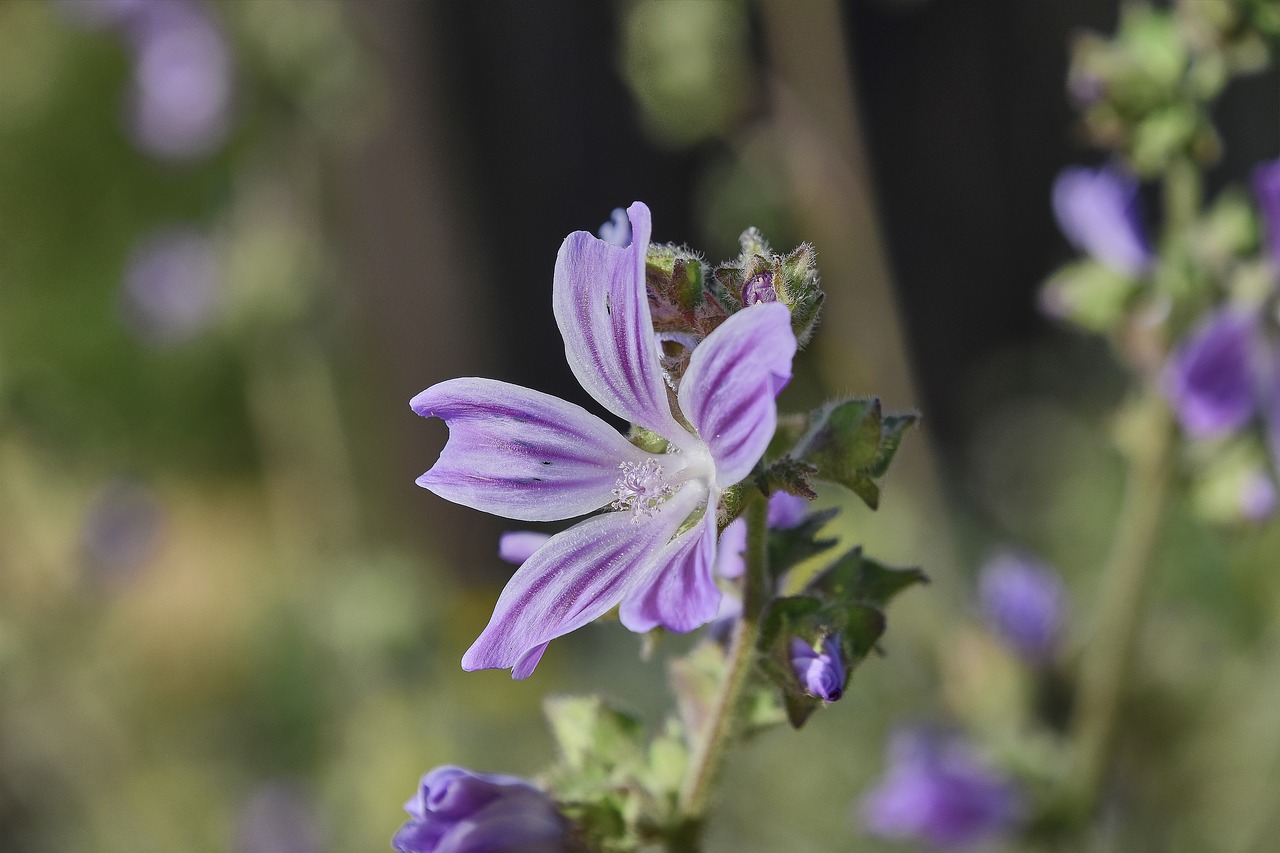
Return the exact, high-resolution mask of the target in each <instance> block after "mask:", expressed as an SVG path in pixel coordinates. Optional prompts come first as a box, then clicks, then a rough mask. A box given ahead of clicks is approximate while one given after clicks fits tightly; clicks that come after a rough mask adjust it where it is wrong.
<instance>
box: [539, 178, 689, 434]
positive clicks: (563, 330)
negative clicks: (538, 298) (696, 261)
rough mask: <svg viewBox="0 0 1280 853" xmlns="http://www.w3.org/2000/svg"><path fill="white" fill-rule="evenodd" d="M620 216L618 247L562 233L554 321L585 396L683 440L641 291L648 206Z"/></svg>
mask: <svg viewBox="0 0 1280 853" xmlns="http://www.w3.org/2000/svg"><path fill="white" fill-rule="evenodd" d="M627 213H628V215H629V216H630V218H631V232H632V235H633V239H632V242H631V245H629V246H627V247H625V248H619V247H617V246H612V245H610V244H608V243H606V242H605V241H603V240H601V239H599V238H597V237H595V236H593V235H592V234H589V233H588V232H586V231H575V232H574V233H573V234H570V235H569V236H568V237H566V238H565V241H564V243H563V244H562V245H561V246H560V253H559V255H558V256H557V257H556V270H555V282H554V288H553V291H554V293H553V304H554V307H555V315H556V323H557V325H558V326H559V327H560V334H561V336H562V337H563V338H564V344H565V357H566V359H567V360H568V362H569V367H570V368H571V369H572V370H573V375H574V376H575V377H577V379H578V382H579V383H580V384H581V385H582V387H583V388H584V389H585V390H586V391H587V393H588V394H590V395H591V396H592V397H593V398H595V400H596V401H597V402H599V403H600V405H602V406H604V407H605V408H606V409H608V410H609V411H610V412H613V413H614V414H615V415H617V416H618V417H621V418H623V419H625V420H628V421H630V422H631V423H634V424H639V425H640V426H643V427H645V428H647V429H650V430H653V431H654V432H656V433H658V434H659V435H661V436H664V437H665V438H667V439H670V440H672V441H674V442H676V443H678V444H683V443H685V442H684V441H683V440H684V437H685V436H687V432H685V430H683V429H682V428H681V427H680V426H679V425H678V424H677V423H676V421H675V418H673V417H672V415H671V409H670V405H669V404H668V402H667V390H666V384H665V382H664V380H663V378H662V367H661V363H660V361H659V358H658V350H657V342H656V341H655V339H654V336H653V323H652V320H651V319H650V316H649V299H648V294H647V291H646V289H645V254H646V252H647V251H648V248H649V234H650V231H651V224H650V219H649V208H647V207H645V206H644V204H642V203H641V202H635V203H634V204H632V205H631V207H630V208H628V209H627Z"/></svg>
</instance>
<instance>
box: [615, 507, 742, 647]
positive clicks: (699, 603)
mask: <svg viewBox="0 0 1280 853" xmlns="http://www.w3.org/2000/svg"><path fill="white" fill-rule="evenodd" d="M715 557H716V519H715V513H714V512H708V513H707V515H706V516H705V517H704V518H703V519H702V521H701V522H699V523H698V524H697V525H695V526H694V527H692V528H690V529H689V530H686V531H685V532H684V533H682V534H681V535H680V536H678V537H676V538H675V539H674V540H672V541H671V542H669V543H667V545H666V547H664V548H663V550H662V556H661V562H660V563H659V565H658V566H657V567H656V568H655V570H654V572H653V573H652V574H651V575H650V576H649V578H648V579H647V580H646V582H645V583H644V584H643V585H642V586H639V587H637V588H636V589H635V590H634V591H632V592H631V594H630V595H628V596H627V597H626V598H625V599H623V601H622V609H621V610H620V611H619V613H618V617H619V618H620V619H621V620H622V624H623V625H625V626H626V627H627V629H628V630H631V631H635V632H636V633H641V632H644V631H649V630H651V629H653V628H656V627H657V626H659V625H661V626H662V627H664V628H666V629H667V630H669V631H675V632H677V633H681V634H682V633H684V632H686V631H692V630H693V629H694V628H697V627H699V626H701V625H705V624H706V623H708V622H710V621H711V620H712V619H714V618H715V617H716V613H717V611H718V610H719V608H720V598H721V593H720V588H719V587H718V586H716V582H715V579H714V578H713V577H712V576H711V567H712V565H713V564H714V563H715Z"/></svg>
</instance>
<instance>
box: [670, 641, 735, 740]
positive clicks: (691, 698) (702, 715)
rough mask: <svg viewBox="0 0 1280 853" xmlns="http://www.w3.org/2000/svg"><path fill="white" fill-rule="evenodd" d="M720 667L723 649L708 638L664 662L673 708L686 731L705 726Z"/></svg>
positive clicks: (722, 660) (721, 669) (701, 728)
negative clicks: (670, 688) (684, 653)
mask: <svg viewBox="0 0 1280 853" xmlns="http://www.w3.org/2000/svg"><path fill="white" fill-rule="evenodd" d="M724 670H725V655H724V648H723V647H721V645H720V644H719V643H717V642H714V641H712V640H704V641H703V642H701V643H698V644H697V645H696V646H694V647H693V648H692V649H690V650H689V653H688V654H686V655H685V656H684V657H679V658H675V659H673V660H671V661H669V662H668V663H667V672H668V674H669V675H670V677H671V687H672V689H673V690H674V691H675V694H676V707H677V708H678V709H679V712H680V719H681V720H682V721H684V726H685V729H686V730H688V731H690V732H700V731H702V730H703V728H705V726H706V722H707V718H708V716H709V715H710V712H711V707H712V705H713V704H714V703H715V700H716V693H717V691H718V689H719V687H720V681H721V680H722V679H723V678H724Z"/></svg>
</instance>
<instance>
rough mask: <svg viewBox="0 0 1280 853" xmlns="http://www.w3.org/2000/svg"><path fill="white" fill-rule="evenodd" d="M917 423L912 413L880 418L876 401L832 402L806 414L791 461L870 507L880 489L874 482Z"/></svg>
mask: <svg viewBox="0 0 1280 853" xmlns="http://www.w3.org/2000/svg"><path fill="white" fill-rule="evenodd" d="M919 419H920V416H919V415H918V414H915V413H913V412H904V413H900V414H889V415H886V414H884V413H883V412H882V411H881V408H880V400H879V398H876V397H872V398H869V399H851V400H842V401H837V402H834V403H831V404H828V405H827V406H826V407H824V408H822V409H819V410H818V411H816V412H814V413H813V414H812V415H811V416H810V419H809V432H808V434H807V435H805V436H804V438H802V439H801V440H800V442H799V443H798V444H797V446H796V448H795V449H794V450H793V451H792V454H791V458H793V459H798V460H800V461H802V462H805V463H807V464H809V465H812V466H813V467H814V468H815V469H816V471H815V473H814V476H815V477H817V478H818V479H821V480H826V481H828V482H832V483H839V484H840V485H842V486H844V487H845V488H847V489H849V490H850V491H852V492H853V493H854V494H856V495H857V496H858V497H860V498H862V500H863V502H864V503H865V504H866V505H867V506H869V507H871V508H872V509H876V508H877V507H878V506H879V505H880V486H879V484H878V483H876V482H875V481H876V480H878V479H879V478H881V477H883V476H884V475H885V474H886V473H887V472H888V470H889V465H890V463H892V462H893V458H894V456H895V455H896V454H897V452H898V448H899V447H900V446H901V444H902V436H903V434H904V433H905V432H906V431H907V429H908V428H910V427H911V426H912V425H913V424H915V423H916V422H917V421H918V420H919Z"/></svg>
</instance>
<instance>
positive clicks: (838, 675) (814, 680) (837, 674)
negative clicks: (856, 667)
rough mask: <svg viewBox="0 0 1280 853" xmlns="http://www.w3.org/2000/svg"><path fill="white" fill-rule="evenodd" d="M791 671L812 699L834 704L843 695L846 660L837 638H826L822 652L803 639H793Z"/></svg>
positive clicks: (830, 636)
mask: <svg viewBox="0 0 1280 853" xmlns="http://www.w3.org/2000/svg"><path fill="white" fill-rule="evenodd" d="M791 668H792V670H794V671H795V674H796V678H798V679H799V680H800V683H801V684H802V685H803V686H804V689H805V692H806V693H808V694H809V695H810V696H813V697H814V698H816V699H821V700H823V701H824V702H835V701H836V700H838V699H839V698H840V697H841V696H843V695H844V683H845V668H844V657H843V655H842V654H841V652H840V638H839V637H838V636H836V635H834V634H832V635H828V636H826V637H823V638H822V650H821V651H818V650H817V649H815V648H814V647H813V646H812V645H811V644H810V643H809V642H808V641H806V640H803V639H801V638H800V637H792V638H791Z"/></svg>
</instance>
